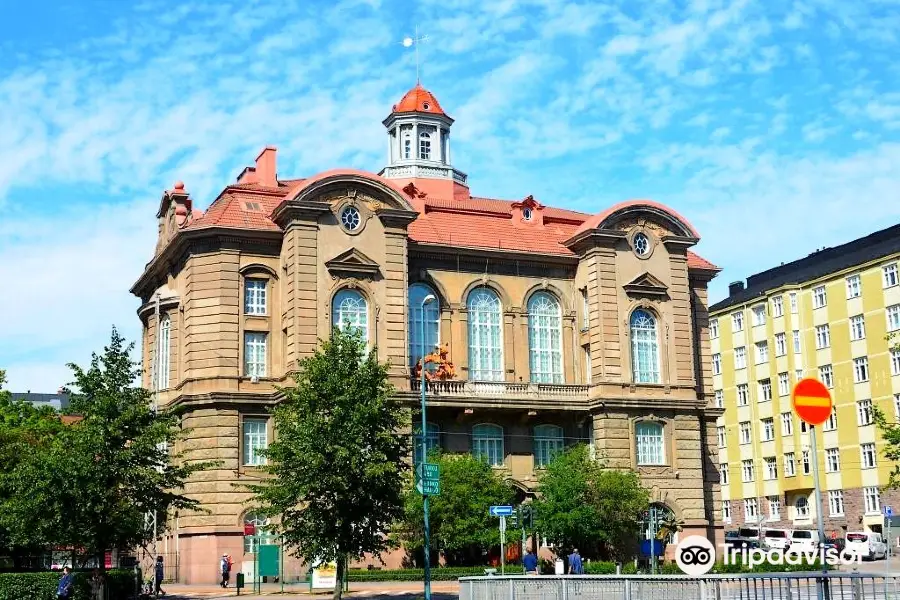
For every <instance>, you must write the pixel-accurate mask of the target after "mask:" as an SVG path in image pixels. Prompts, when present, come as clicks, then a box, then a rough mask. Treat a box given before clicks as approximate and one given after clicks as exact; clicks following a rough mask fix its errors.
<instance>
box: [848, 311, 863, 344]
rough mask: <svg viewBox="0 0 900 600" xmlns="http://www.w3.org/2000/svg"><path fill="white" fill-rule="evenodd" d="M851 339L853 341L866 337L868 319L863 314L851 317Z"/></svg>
mask: <svg viewBox="0 0 900 600" xmlns="http://www.w3.org/2000/svg"><path fill="white" fill-rule="evenodd" d="M850 339H851V340H853V341H856V340H864V339H866V319H865V317H863V316H862V315H856V316H855V317H850Z"/></svg>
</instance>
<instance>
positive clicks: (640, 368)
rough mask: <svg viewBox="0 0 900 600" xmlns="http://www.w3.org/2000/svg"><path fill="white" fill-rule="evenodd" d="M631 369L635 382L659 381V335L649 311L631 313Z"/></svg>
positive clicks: (639, 310)
mask: <svg viewBox="0 0 900 600" xmlns="http://www.w3.org/2000/svg"><path fill="white" fill-rule="evenodd" d="M631 371H632V374H633V375H634V382H635V383H659V336H658V332H657V330H656V319H655V318H654V317H653V315H651V314H650V313H649V312H648V311H646V310H642V309H638V310H636V311H634V312H633V313H631Z"/></svg>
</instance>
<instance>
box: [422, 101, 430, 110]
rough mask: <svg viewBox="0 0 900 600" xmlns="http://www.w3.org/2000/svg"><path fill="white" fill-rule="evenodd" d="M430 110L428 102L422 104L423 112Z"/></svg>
mask: <svg viewBox="0 0 900 600" xmlns="http://www.w3.org/2000/svg"><path fill="white" fill-rule="evenodd" d="M430 108H431V105H430V104H428V103H427V102H423V103H422V109H423V110H428V109H430Z"/></svg>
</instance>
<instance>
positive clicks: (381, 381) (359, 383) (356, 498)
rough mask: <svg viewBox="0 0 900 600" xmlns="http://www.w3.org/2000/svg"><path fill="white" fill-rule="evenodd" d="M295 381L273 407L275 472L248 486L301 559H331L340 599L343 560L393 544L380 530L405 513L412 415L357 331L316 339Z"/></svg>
mask: <svg viewBox="0 0 900 600" xmlns="http://www.w3.org/2000/svg"><path fill="white" fill-rule="evenodd" d="M295 383H296V385H295V386H294V387H287V388H282V389H281V392H282V393H283V394H284V400H282V402H280V403H279V405H278V406H277V407H276V408H275V409H274V410H273V418H274V422H275V429H276V431H277V432H278V435H277V436H276V438H275V440H274V441H273V442H272V443H271V444H270V445H269V447H268V449H267V450H266V453H265V455H266V457H267V458H268V461H267V465H266V466H265V467H264V470H265V471H266V472H268V473H269V474H270V475H273V476H274V477H273V478H272V479H270V480H269V481H267V482H266V483H265V484H259V485H250V486H249V487H250V489H251V490H252V491H253V492H254V493H255V502H256V503H257V504H258V505H259V508H260V510H261V511H262V512H264V513H265V514H268V515H271V516H273V517H276V523H275V525H274V528H275V529H276V530H277V531H278V532H280V533H281V534H282V535H283V536H284V540H285V543H286V545H287V546H289V547H291V548H292V549H293V551H294V553H295V554H296V555H297V556H301V557H303V558H305V559H307V560H314V559H319V560H324V561H335V562H336V563H337V566H338V573H337V575H338V577H337V582H338V585H337V586H336V587H335V592H334V597H335V598H340V596H341V588H340V581H341V578H342V575H343V573H344V570H345V568H346V564H347V558H348V557H350V558H361V557H362V556H363V554H366V553H372V554H375V555H378V554H380V553H381V552H383V551H385V550H387V549H388V548H389V547H390V545H391V543H390V540H389V538H388V537H387V536H386V535H385V533H384V532H387V531H388V530H389V528H390V525H391V524H392V523H393V522H394V521H396V520H397V519H398V518H399V517H400V515H401V513H402V510H403V504H402V500H403V497H402V486H403V480H404V474H405V472H406V470H407V465H406V463H405V461H404V459H405V458H406V456H407V453H408V450H409V448H408V441H407V440H406V439H405V437H404V436H402V435H398V432H399V431H401V430H402V429H404V428H405V427H408V414H407V412H406V411H405V410H403V408H402V407H401V405H400V403H399V401H398V400H397V399H396V398H395V397H394V389H393V386H391V384H390V382H389V381H388V373H387V365H385V364H381V363H379V362H378V360H377V358H376V353H375V351H371V352H370V351H368V350H367V348H366V344H365V342H364V341H363V340H362V338H361V337H360V335H359V334H358V333H357V332H355V331H351V332H344V331H341V330H339V329H337V328H336V329H334V330H333V332H332V337H331V339H330V340H325V341H320V347H319V348H318V349H317V351H316V353H315V354H314V355H313V356H310V357H308V358H305V359H303V360H302V361H301V362H300V365H299V372H298V373H297V374H296V375H295Z"/></svg>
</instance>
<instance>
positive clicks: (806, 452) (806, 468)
mask: <svg viewBox="0 0 900 600" xmlns="http://www.w3.org/2000/svg"><path fill="white" fill-rule="evenodd" d="M801 456H802V457H803V474H804V475H809V450H804V451H803V453H802V454H801Z"/></svg>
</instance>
